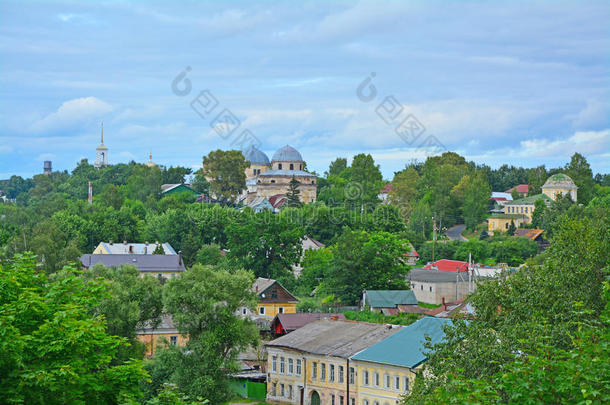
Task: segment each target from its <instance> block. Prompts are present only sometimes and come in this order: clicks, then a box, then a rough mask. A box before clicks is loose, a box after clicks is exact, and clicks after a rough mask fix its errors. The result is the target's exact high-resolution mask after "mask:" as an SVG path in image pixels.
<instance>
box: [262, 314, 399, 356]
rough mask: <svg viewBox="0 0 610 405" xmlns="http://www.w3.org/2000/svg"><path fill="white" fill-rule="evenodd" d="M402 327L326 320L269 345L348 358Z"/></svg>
mask: <svg viewBox="0 0 610 405" xmlns="http://www.w3.org/2000/svg"><path fill="white" fill-rule="evenodd" d="M400 329H401V327H399V326H395V325H384V324H379V323H368V322H353V321H339V320H331V319H322V320H319V321H315V322H312V323H310V324H307V325H305V326H303V327H302V328H300V329H297V330H295V331H294V332H291V333H289V334H287V335H284V336H282V337H280V338H277V339H275V340H272V341H271V342H269V343H267V344H266V345H265V346H267V347H280V348H287V349H293V350H299V351H302V352H306V353H312V354H321V355H326V356H336V357H342V358H348V357H350V356H353V355H354V354H356V353H358V352H360V351H362V350H364V349H366V348H367V347H370V346H372V345H374V344H375V343H377V342H379V341H381V340H383V339H384V338H386V337H388V336H391V335H393V334H394V333H396V332H397V331H399V330H400Z"/></svg>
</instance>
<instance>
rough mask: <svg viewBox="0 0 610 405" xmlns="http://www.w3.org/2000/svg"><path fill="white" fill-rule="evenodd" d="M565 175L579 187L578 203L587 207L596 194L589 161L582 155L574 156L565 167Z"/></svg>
mask: <svg viewBox="0 0 610 405" xmlns="http://www.w3.org/2000/svg"><path fill="white" fill-rule="evenodd" d="M565 173H566V174H567V175H568V176H570V178H572V180H573V181H574V183H575V184H576V186H578V202H579V203H581V204H584V205H587V204H588V203H589V201H591V199H592V198H593V193H594V181H593V172H592V171H591V166H589V162H587V159H586V158H585V157H584V156H583V155H581V154H580V153H575V154H573V155H572V158H571V159H570V163H568V164H566V166H565Z"/></svg>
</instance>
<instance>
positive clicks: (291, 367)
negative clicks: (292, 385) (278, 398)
mask: <svg viewBox="0 0 610 405" xmlns="http://www.w3.org/2000/svg"><path fill="white" fill-rule="evenodd" d="M293 363H294V361H293V360H292V359H288V374H292V373H293V372H294V370H293V368H294V364H293Z"/></svg>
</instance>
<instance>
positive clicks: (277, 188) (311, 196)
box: [256, 177, 317, 203]
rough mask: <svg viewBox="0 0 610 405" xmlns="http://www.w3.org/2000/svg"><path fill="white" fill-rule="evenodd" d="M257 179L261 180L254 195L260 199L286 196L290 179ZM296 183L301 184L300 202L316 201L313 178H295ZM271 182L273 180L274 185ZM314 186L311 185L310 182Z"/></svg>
mask: <svg viewBox="0 0 610 405" xmlns="http://www.w3.org/2000/svg"><path fill="white" fill-rule="evenodd" d="M259 179H264V180H262V181H263V182H262V183H259V184H257V186H256V194H257V195H258V196H261V197H267V198H269V197H271V196H274V195H276V194H286V193H288V184H289V183H290V180H292V177H261V178H259ZM296 179H297V180H298V181H300V182H301V184H300V185H299V191H300V193H299V197H300V199H301V202H304V203H309V202H314V201H316V197H317V188H316V185H315V177H302V178H299V177H296ZM271 180H274V181H275V183H271ZM312 181H313V182H314V184H311V182H312Z"/></svg>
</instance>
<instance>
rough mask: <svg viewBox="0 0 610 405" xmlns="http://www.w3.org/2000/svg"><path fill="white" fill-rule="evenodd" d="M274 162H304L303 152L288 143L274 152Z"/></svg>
mask: <svg viewBox="0 0 610 405" xmlns="http://www.w3.org/2000/svg"><path fill="white" fill-rule="evenodd" d="M271 161H272V162H303V157H302V156H301V154H300V153H299V152H298V151H297V150H296V149H295V148H293V147H292V146H289V145H286V146H284V147H282V148H280V149H278V151H277V152H275V153H274V154H273V157H272V158H271Z"/></svg>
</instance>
